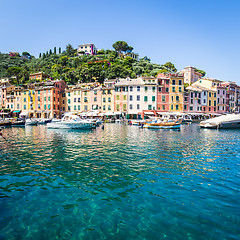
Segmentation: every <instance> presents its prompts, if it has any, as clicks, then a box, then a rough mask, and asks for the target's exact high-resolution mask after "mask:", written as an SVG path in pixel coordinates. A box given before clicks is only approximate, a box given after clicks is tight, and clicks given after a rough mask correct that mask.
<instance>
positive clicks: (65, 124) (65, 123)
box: [47, 115, 96, 129]
mask: <svg viewBox="0 0 240 240" xmlns="http://www.w3.org/2000/svg"><path fill="white" fill-rule="evenodd" d="M47 127H48V128H66V129H71V128H72V129H92V128H95V127H96V123H95V122H93V121H89V119H87V120H84V119H81V118H80V117H79V116H77V115H65V116H64V117H63V118H62V120H61V121H58V122H55V121H54V122H51V123H48V124H47Z"/></svg>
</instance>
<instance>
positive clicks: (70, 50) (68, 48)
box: [66, 44, 75, 56]
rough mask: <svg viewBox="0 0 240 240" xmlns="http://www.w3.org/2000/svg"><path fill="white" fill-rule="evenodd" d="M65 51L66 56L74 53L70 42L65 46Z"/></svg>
mask: <svg viewBox="0 0 240 240" xmlns="http://www.w3.org/2000/svg"><path fill="white" fill-rule="evenodd" d="M66 53H67V56H73V55H74V53H75V50H74V48H73V46H72V45H71V44H68V45H67V46H66Z"/></svg>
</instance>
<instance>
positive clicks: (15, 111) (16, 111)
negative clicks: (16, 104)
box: [13, 110, 21, 113]
mask: <svg viewBox="0 0 240 240" xmlns="http://www.w3.org/2000/svg"><path fill="white" fill-rule="evenodd" d="M19 112H21V110H14V111H13V113H19Z"/></svg>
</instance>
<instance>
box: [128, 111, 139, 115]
mask: <svg viewBox="0 0 240 240" xmlns="http://www.w3.org/2000/svg"><path fill="white" fill-rule="evenodd" d="M128 114H129V115H138V112H128Z"/></svg>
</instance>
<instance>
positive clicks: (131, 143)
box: [0, 124, 240, 239]
mask: <svg viewBox="0 0 240 240" xmlns="http://www.w3.org/2000/svg"><path fill="white" fill-rule="evenodd" d="M5 130H6V131H5V132H4V134H5V136H6V138H7V140H8V141H4V140H3V139H0V141H1V144H0V159H1V170H0V171H1V176H0V188H1V193H0V199H1V200H0V207H1V209H4V210H3V212H2V216H3V219H4V224H2V225H1V226H0V227H1V228H0V229H1V231H0V238H6V239H11V238H18V237H22V238H27V237H32V238H34V239H43V238H47V239H51V238H53V239H55V238H56V236H58V237H61V238H67V239H99V238H108V239H117V238H119V239H121V238H122V239H126V238H128V239H143V238H146V239H154V238H155V239H160V238H165V237H167V238H168V239H173V238H176V239H178V237H179V238H184V239H190V238H194V239H206V238H207V239H211V238H213V239H214V237H213V235H212V234H211V233H212V230H213V229H217V230H216V231H219V230H220V229H221V233H219V234H220V235H218V236H219V237H218V239H223V238H225V237H229V236H230V235H229V234H230V232H229V228H230V227H231V232H232V233H233V234H237V229H238V224H237V223H238V221H239V207H238V198H237V197H236V196H237V195H239V184H238V181H237V178H238V177H239V172H238V167H239V150H240V144H239V141H240V140H239V131H211V130H201V129H199V128H198V127H197V126H196V125H194V124H193V125H190V126H182V128H181V131H166V130H163V131H161V130H160V131H152V130H149V129H139V128H138V127H135V126H131V127H130V126H125V125H117V124H107V125H106V126H105V129H104V130H102V129H101V128H97V129H96V130H91V131H76V130H74V131H73V130H56V129H55V130H54V129H47V128H46V127H45V126H28V127H26V128H9V129H5ZM219 213H220V214H219ZM212 215H215V218H214V219H213V218H212ZM226 217H227V219H228V220H226ZM16 221H18V222H19V221H20V222H21V224H20V225H18V226H17V227H16V224H15V223H16ZM46 226H48V228H46ZM49 226H51V227H49ZM39 229H42V230H41V231H40V230H39ZM203 229H205V230H206V231H205V230H204V231H205V234H204V235H202V231H203ZM208 230H209V231H208ZM232 233H231V234H232ZM1 234H2V235H1ZM235 236H237V235H235Z"/></svg>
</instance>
